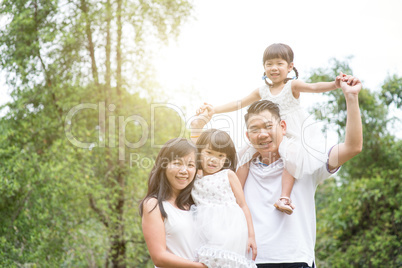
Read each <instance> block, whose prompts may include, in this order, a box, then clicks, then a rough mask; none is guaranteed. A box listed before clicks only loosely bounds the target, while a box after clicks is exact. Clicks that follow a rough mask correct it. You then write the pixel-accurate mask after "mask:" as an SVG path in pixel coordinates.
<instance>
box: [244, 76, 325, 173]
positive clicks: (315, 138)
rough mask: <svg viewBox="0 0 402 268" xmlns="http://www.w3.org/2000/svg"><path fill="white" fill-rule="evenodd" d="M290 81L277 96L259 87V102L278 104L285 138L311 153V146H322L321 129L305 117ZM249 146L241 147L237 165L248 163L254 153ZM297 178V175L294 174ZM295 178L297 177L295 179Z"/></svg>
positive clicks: (266, 86)
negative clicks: (266, 101)
mask: <svg viewBox="0 0 402 268" xmlns="http://www.w3.org/2000/svg"><path fill="white" fill-rule="evenodd" d="M292 81H293V80H289V81H288V82H287V83H286V84H285V86H284V87H283V89H282V91H281V92H280V93H279V94H277V95H272V93H271V90H270V89H269V86H268V85H264V86H262V87H260V89H259V93H260V97H261V100H269V101H272V102H274V103H276V104H278V106H279V109H280V116H281V119H282V120H285V122H286V137H288V138H290V139H295V140H296V141H297V142H300V143H301V144H302V145H303V146H304V147H305V148H306V149H307V150H308V149H309V148H310V149H311V150H312V151H313V150H316V149H317V147H315V146H312V144H319V145H320V146H321V144H324V139H323V138H322V135H320V132H321V129H320V127H319V126H317V125H316V122H315V121H314V120H313V117H312V116H309V117H307V114H306V113H305V111H304V109H303V108H302V107H301V105H300V98H299V99H296V98H295V97H294V96H293V93H292ZM256 152H257V151H256V149H254V148H253V147H252V146H251V145H246V146H244V147H242V148H241V149H240V151H239V164H238V166H242V165H244V164H245V163H247V162H249V161H250V160H251V158H252V156H253V155H254V154H255V153H256ZM296 176H298V174H296ZM296 178H297V177H296Z"/></svg>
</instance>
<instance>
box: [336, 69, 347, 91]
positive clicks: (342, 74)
mask: <svg viewBox="0 0 402 268" xmlns="http://www.w3.org/2000/svg"><path fill="white" fill-rule="evenodd" d="M345 77H346V74H344V73H342V72H339V75H338V76H337V77H336V78H335V86H336V88H340V87H341V82H342V81H344V79H345Z"/></svg>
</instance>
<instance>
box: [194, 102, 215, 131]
mask: <svg viewBox="0 0 402 268" xmlns="http://www.w3.org/2000/svg"><path fill="white" fill-rule="evenodd" d="M203 106H205V108H204V110H202V112H200V113H198V111H197V115H196V117H195V119H194V120H193V121H192V122H191V128H192V129H202V128H203V127H204V126H205V125H206V124H207V123H208V122H209V121H211V119H212V115H213V113H212V112H211V107H212V106H211V105H209V104H205V105H203ZM200 109H201V108H200ZM200 109H199V110H200Z"/></svg>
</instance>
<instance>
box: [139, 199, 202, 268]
mask: <svg viewBox="0 0 402 268" xmlns="http://www.w3.org/2000/svg"><path fill="white" fill-rule="evenodd" d="M155 206H156V207H155ZM153 208H155V209H153ZM152 209H153V210H152ZM151 210H152V211H151ZM143 211H144V212H143V216H142V232H143V233H144V238H145V242H146V243H147V247H148V251H149V255H151V259H152V262H153V263H154V265H155V266H157V267H164V268H169V267H171V268H179V267H182V268H186V267H188V268H190V267H192V268H205V267H207V266H205V265H204V264H202V263H199V262H193V261H191V260H187V259H184V258H182V257H179V256H176V255H174V254H172V253H170V252H168V251H167V249H166V236H165V235H166V234H165V224H164V222H163V218H162V215H161V213H160V210H159V206H158V201H157V200H156V199H155V198H150V199H148V200H146V201H145V202H144V210H143Z"/></svg>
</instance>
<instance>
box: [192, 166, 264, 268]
mask: <svg viewBox="0 0 402 268" xmlns="http://www.w3.org/2000/svg"><path fill="white" fill-rule="evenodd" d="M191 195H192V197H193V199H194V202H195V206H194V205H193V206H192V207H191V210H192V212H193V213H194V219H195V226H196V228H195V229H196V232H197V237H198V240H199V241H198V242H199V248H198V250H197V253H196V256H197V261H199V262H202V263H204V264H205V265H207V266H208V267H212V268H217V267H219V268H226V267H227V268H255V267H257V266H256V265H255V263H254V262H253V261H252V260H251V259H249V258H247V257H246V256H247V239H248V229H247V221H246V217H245V215H244V213H243V210H242V209H241V208H240V207H239V205H238V204H237V203H236V198H235V196H234V194H233V192H232V188H231V186H230V183H229V178H228V170H227V169H225V170H221V171H219V172H217V173H215V174H212V175H208V176H204V177H201V178H200V177H197V178H196V179H195V182H194V187H193V190H192V192H191ZM250 252H251V249H250Z"/></svg>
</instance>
